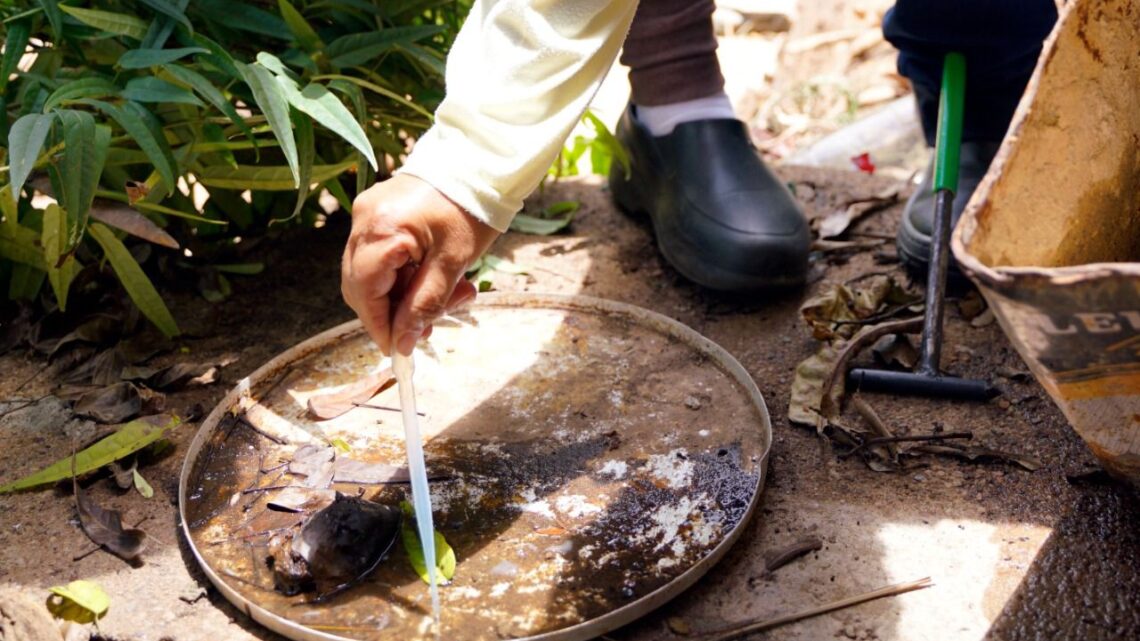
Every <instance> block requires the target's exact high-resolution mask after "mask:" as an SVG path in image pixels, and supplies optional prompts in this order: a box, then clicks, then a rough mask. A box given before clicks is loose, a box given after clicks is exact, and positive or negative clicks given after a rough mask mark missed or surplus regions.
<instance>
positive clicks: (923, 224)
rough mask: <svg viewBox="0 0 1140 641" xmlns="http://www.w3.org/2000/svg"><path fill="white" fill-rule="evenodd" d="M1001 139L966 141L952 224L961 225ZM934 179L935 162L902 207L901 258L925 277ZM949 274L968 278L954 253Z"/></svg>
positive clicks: (932, 210) (955, 277)
mask: <svg viewBox="0 0 1140 641" xmlns="http://www.w3.org/2000/svg"><path fill="white" fill-rule="evenodd" d="M1000 145H1001V143H999V142H964V143H962V151H961V154H960V158H961V164H960V165H959V168H958V193H957V194H956V195H955V196H954V209H953V219H952V225H957V224H958V219H960V218H961V217H962V211H963V210H965V209H966V203H967V202H969V201H970V196H972V195H973V194H974V190H975V189H977V187H978V183H980V182H981V181H982V177H983V176H985V175H986V170H988V169H989V168H990V162H991V161H993V159H994V154H996V153H997V150H998V147H999V146H1000ZM933 182H934V162H933V157H932V159H931V163H930V164H929V165H927V167H926V172H925V173H924V174H923V176H922V183H921V184H920V185H919V186H918V189H916V190H915V192H914V193H913V194H911V197H910V200H908V201H907V203H906V208H905V209H904V210H903V217H902V224H901V225H899V233H898V236H897V239H896V240H897V242H898V251H899V260H900V261H902V264H903V266H904V267H906V268H907V270H908V271H909V272H910V273H911V274H913V275H914V276H918V277H921V278H926V270H927V266H928V265H929V264H930V234H931V230H932V229H933V227H934V193H933V192H932V191H931V184H932V183H933ZM950 275H951V277H952V278H954V279H960V280H962V281H965V277H964V276H963V275H962V273H961V272H960V271H958V265H957V263H956V262H955V261H954V256H953V255H952V254H951V256H950Z"/></svg>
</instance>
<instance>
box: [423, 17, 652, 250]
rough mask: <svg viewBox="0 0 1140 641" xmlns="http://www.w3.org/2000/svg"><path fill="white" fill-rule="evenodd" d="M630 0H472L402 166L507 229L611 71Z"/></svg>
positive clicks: (481, 217) (627, 19) (626, 23)
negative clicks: (439, 93)
mask: <svg viewBox="0 0 1140 641" xmlns="http://www.w3.org/2000/svg"><path fill="white" fill-rule="evenodd" d="M636 6H637V2H636V0H609V1H607V0H573V1H572V2H558V1H557V0H477V1H476V2H475V5H474V7H472V9H471V14H470V15H469V16H468V18H467V22H466V23H465V24H464V25H463V28H462V29H461V30H460V32H459V35H458V37H457V38H456V41H455V45H454V47H452V50H451V54H450V55H449V56H448V60H447V96H446V98H445V99H444V101H443V103H442V104H441V105H440V107H439V109H438V110H437V111H436V115H435V124H434V125H433V126H432V128H431V129H430V130H429V131H428V132H427V133H425V134H424V136H423V137H421V138H420V139H419V140H418V141H417V142H416V146H415V148H414V149H413V151H412V153H411V155H410V156H409V157H408V160H407V162H406V163H405V165H404V167H403V168H402V169H401V170H400V171H401V172H404V173H408V174H411V175H413V176H417V177H419V178H421V179H423V180H425V181H427V182H428V183H430V184H431V185H432V186H433V187H435V188H436V189H438V190H439V191H440V192H442V193H443V194H444V195H445V196H447V197H448V198H450V199H451V200H452V201H454V202H455V203H456V204H458V205H459V206H460V207H462V208H463V209H465V210H466V211H467V212H469V213H470V214H471V215H472V216H474V217H476V218H478V219H479V220H481V221H483V222H485V223H487V224H488V225H490V226H491V227H494V228H495V229H497V230H499V231H506V229H507V227H508V226H509V225H510V221H511V219H512V218H513V217H514V215H515V213H517V212H518V210H519V209H521V208H522V201H523V199H524V198H525V197H526V196H528V195H529V194H530V193H531V192H532V191H533V190H534V189H535V188H536V187H537V186H538V184H539V182H541V181H542V177H543V176H544V175H545V173H546V170H547V168H548V167H549V166H550V164H551V163H552V162H553V161H554V158H555V157H556V156H557V155H558V152H559V150H560V149H561V147H562V144H563V142H564V141H565V140H566V137H567V136H568V135H569V134H570V131H571V129H573V127H574V125H575V123H577V121H578V120H579V118H581V116H582V112H583V111H585V109H586V107H587V105H588V104H589V102H590V100H591V99H592V98H593V96H594V93H595V92H596V91H597V89H598V86H599V85H600V84H601V82H602V79H603V78H604V77H605V75H606V72H607V71H609V69H610V67H611V66H612V64H613V61H614V59H615V58H616V57H617V54H618V51H619V50H620V49H621V45H622V41H623V40H624V39H625V35H626V32H627V31H628V29H629V24H630V22H631V21H632V19H633V14H634V10H635V9H636Z"/></svg>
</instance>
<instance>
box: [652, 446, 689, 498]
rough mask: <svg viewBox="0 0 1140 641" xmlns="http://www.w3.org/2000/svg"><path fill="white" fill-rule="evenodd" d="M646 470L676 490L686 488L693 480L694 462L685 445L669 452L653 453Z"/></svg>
mask: <svg viewBox="0 0 1140 641" xmlns="http://www.w3.org/2000/svg"><path fill="white" fill-rule="evenodd" d="M645 470H646V471H647V472H648V473H649V474H650V475H651V476H653V477H654V478H656V479H658V480H660V481H663V482H664V483H665V485H667V486H669V487H670V488H672V489H675V490H677V489H683V488H686V487H688V486H689V484H690V483H692V481H693V462H692V461H690V460H689V453H688V452H687V451H686V450H685V448H683V447H681V448H677V449H675V450H672V451H670V452H669V453H668V454H653V455H651V456H650V457H649V463H648V464H647V465H646V466H645Z"/></svg>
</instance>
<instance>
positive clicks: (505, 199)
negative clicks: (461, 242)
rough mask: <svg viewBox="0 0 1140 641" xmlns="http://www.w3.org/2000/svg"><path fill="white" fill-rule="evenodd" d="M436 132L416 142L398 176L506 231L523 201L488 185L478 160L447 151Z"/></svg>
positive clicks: (425, 135) (430, 132) (495, 227)
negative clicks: (405, 176) (426, 186)
mask: <svg viewBox="0 0 1140 641" xmlns="http://www.w3.org/2000/svg"><path fill="white" fill-rule="evenodd" d="M433 133H434V132H433V131H431V130H428V131H427V132H426V133H425V134H424V136H423V137H421V138H420V139H419V140H418V141H416V145H415V147H414V148H413V149H412V153H411V154H409V155H408V159H407V161H406V162H405V163H404V165H403V166H402V167H400V168H399V169H398V170H396V173H397V174H408V175H409V176H415V177H416V178H419V179H420V180H423V181H424V182H426V183H428V184H429V185H431V186H432V187H435V188H436V189H437V190H438V191H439V192H440V193H441V194H443V195H444V196H447V197H448V198H449V199H450V200H451V201H452V202H454V203H455V204H457V205H459V206H460V207H462V208H463V209H464V210H465V211H466V212H467V213H468V214H470V215H471V216H472V217H474V218H475V219H477V220H479V221H481V222H484V223H486V224H487V225H489V226H490V227H492V228H494V229H495V230H496V231H498V232H500V233H504V232H506V231H507V228H509V227H510V226H511V221H512V220H514V217H515V214H516V213H518V212H519V210H521V209H522V206H523V203H522V199H520V198H517V197H511V196H507V195H505V194H502V193H500V192H499V191H497V190H496V189H495V188H494V187H492V186H491V185H490V184H489V183H487V182H485V181H480V180H479V172H478V171H477V170H473V169H472V168H473V167H478V166H479V163H478V161H477V159H474V158H459V157H456V154H455V151H456V150H455V149H454V147H452V148H448V145H446V144H443V142H442V141H439V140H437V139H436V138H435V136H433ZM463 167H466V169H462V168H463Z"/></svg>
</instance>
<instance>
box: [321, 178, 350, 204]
mask: <svg viewBox="0 0 1140 641" xmlns="http://www.w3.org/2000/svg"><path fill="white" fill-rule="evenodd" d="M324 186H325V189H327V190H329V193H330V194H332V195H333V197H334V198H336V201H337V202H338V203H340V206H341V209H344V210H345V211H352V199H351V198H349V197H348V192H346V191H345V190H344V186H343V185H341V184H340V181H339V180H337V179H336V178H333V179H331V180H326V181H325V182H324Z"/></svg>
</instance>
